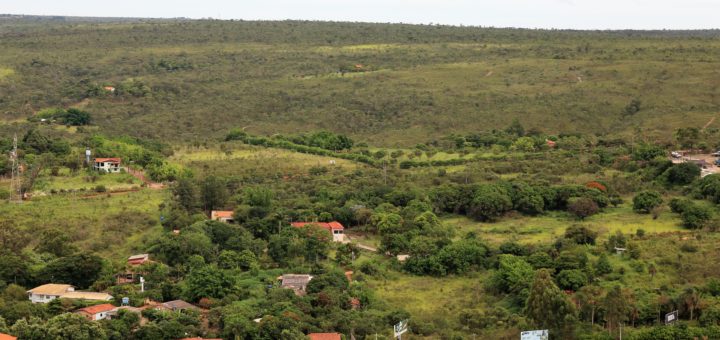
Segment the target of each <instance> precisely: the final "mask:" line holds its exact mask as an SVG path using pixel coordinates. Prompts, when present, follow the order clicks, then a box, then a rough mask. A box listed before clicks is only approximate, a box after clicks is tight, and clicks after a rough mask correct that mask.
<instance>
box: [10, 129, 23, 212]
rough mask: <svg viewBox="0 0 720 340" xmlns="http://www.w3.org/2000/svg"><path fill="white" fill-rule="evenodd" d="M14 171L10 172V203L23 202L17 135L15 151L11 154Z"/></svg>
mask: <svg viewBox="0 0 720 340" xmlns="http://www.w3.org/2000/svg"><path fill="white" fill-rule="evenodd" d="M10 160H11V162H12V169H11V172H10V202H14V203H21V202H22V185H21V177H20V161H19V160H18V150H17V134H15V135H14V136H13V149H12V151H11V152H10Z"/></svg>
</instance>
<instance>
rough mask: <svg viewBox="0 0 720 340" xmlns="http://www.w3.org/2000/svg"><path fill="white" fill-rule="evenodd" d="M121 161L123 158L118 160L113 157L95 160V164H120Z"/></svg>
mask: <svg viewBox="0 0 720 340" xmlns="http://www.w3.org/2000/svg"><path fill="white" fill-rule="evenodd" d="M121 160H122V159H121V158H116V157H112V158H95V163H105V162H110V163H120V161H121Z"/></svg>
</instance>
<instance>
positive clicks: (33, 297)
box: [30, 294, 57, 303]
mask: <svg viewBox="0 0 720 340" xmlns="http://www.w3.org/2000/svg"><path fill="white" fill-rule="evenodd" d="M56 298H57V296H54V295H45V294H30V302H32V303H48V302H50V301H52V300H55V299H56Z"/></svg>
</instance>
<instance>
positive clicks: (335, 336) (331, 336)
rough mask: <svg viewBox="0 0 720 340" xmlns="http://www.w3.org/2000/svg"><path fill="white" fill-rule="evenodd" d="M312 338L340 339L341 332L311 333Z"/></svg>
mask: <svg viewBox="0 0 720 340" xmlns="http://www.w3.org/2000/svg"><path fill="white" fill-rule="evenodd" d="M308 337H310V340H340V333H310V334H308Z"/></svg>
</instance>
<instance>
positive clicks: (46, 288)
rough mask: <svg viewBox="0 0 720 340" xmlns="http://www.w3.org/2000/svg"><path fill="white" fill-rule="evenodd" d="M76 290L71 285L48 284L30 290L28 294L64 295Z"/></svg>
mask: <svg viewBox="0 0 720 340" xmlns="http://www.w3.org/2000/svg"><path fill="white" fill-rule="evenodd" d="M73 289H74V288H73V286H71V285H66V284H56V283H48V284H44V285H42V286H38V287H35V288H33V289H30V290H28V291H27V292H28V293H33V294H44V295H63V294H65V293H67V292H69V291H72V290H73Z"/></svg>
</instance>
